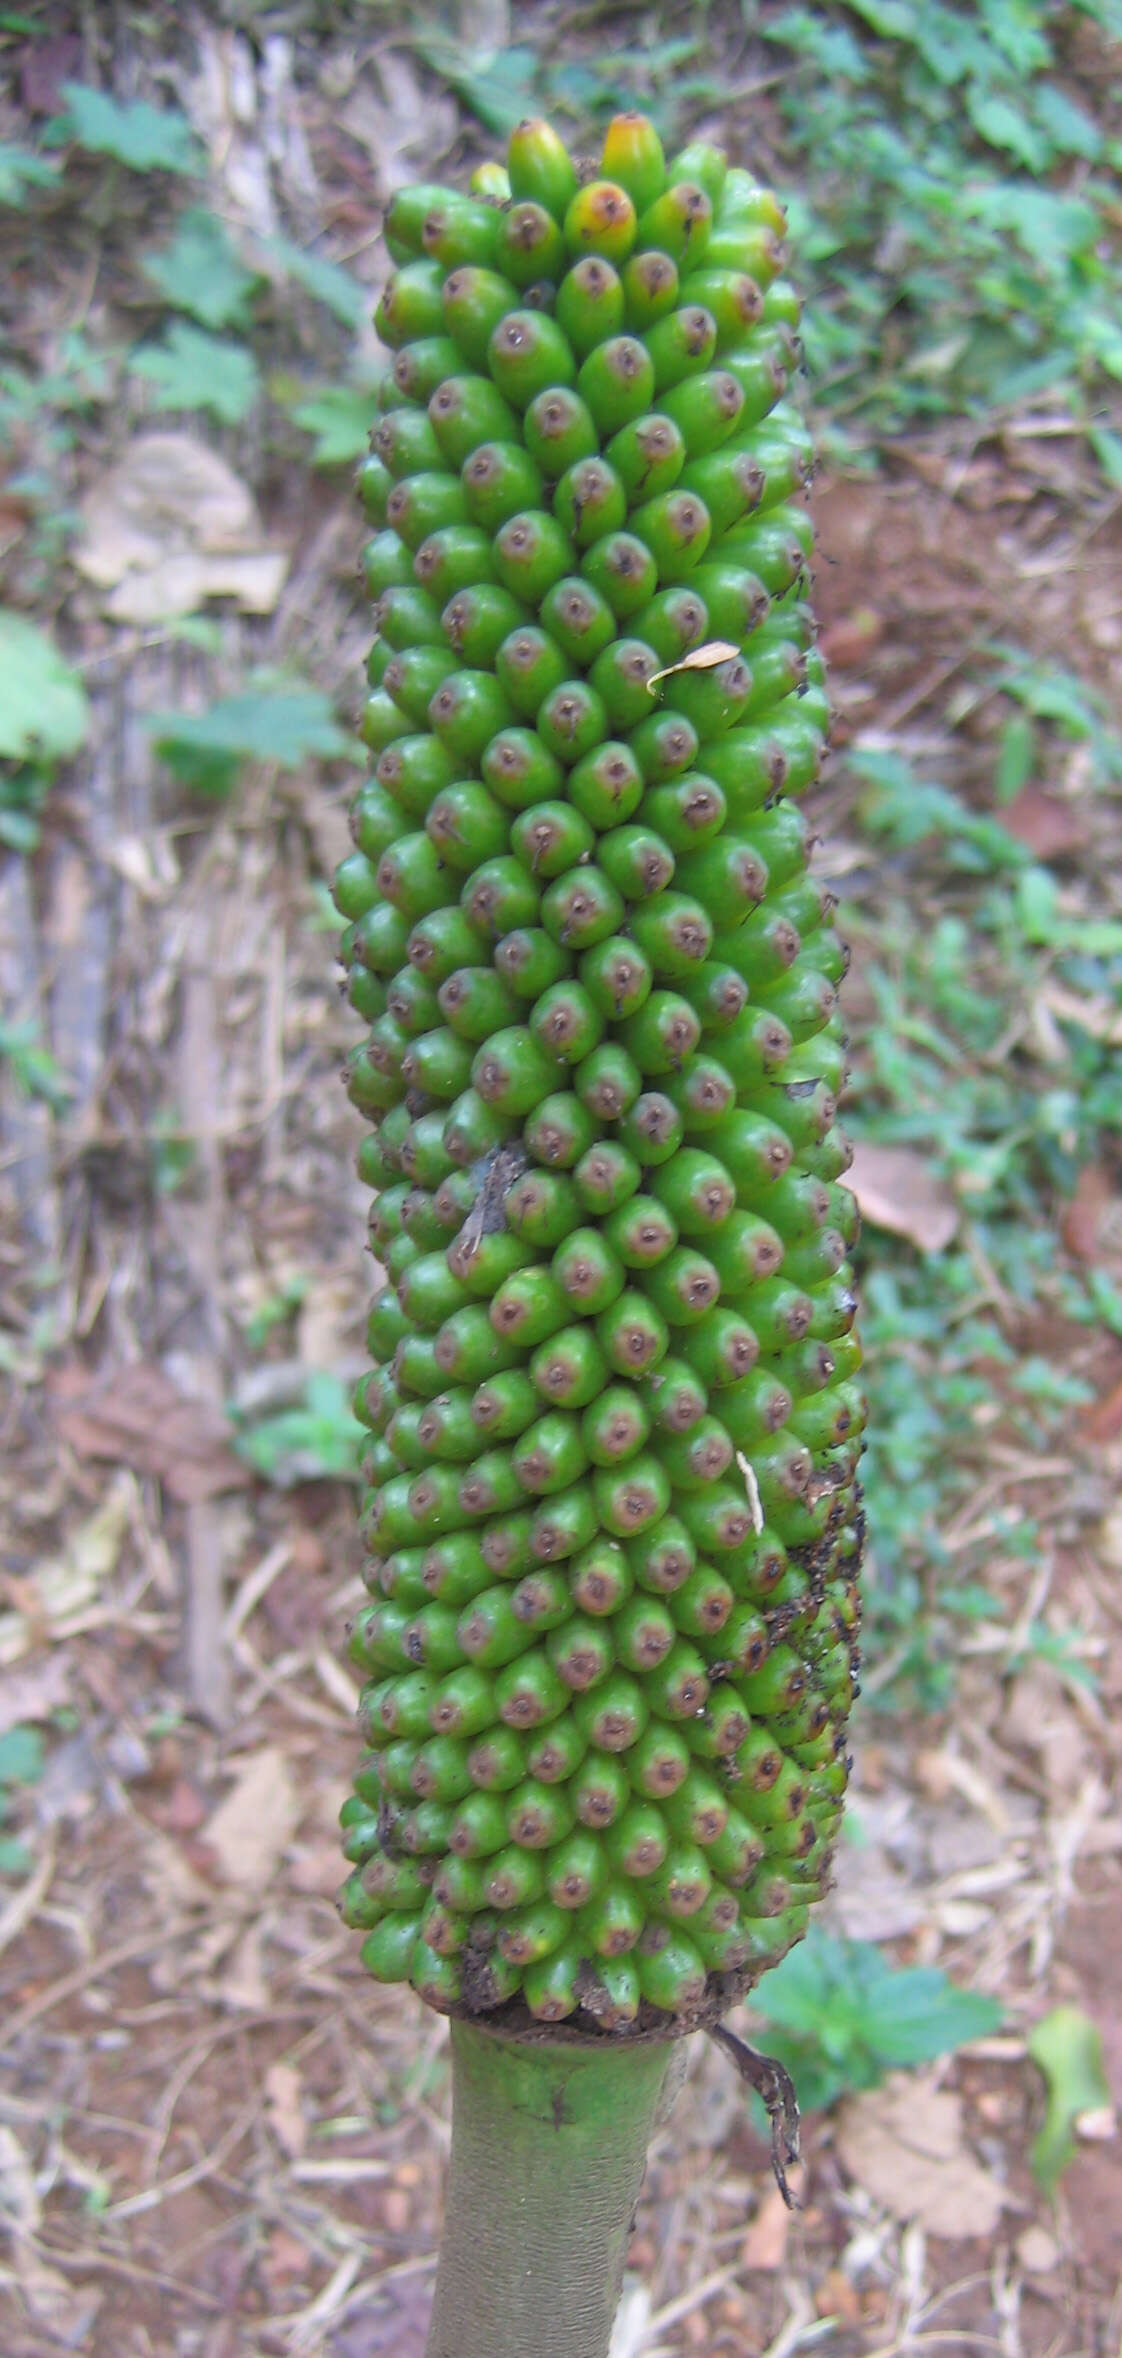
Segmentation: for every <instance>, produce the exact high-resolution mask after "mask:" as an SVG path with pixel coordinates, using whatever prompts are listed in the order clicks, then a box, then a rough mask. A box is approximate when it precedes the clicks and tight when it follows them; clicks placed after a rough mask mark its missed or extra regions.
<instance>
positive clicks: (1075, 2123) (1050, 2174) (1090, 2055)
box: [1026, 2006, 1111, 2194]
mask: <svg viewBox="0 0 1122 2358" xmlns="http://www.w3.org/2000/svg"><path fill="white" fill-rule="evenodd" d="M1026 2045H1027V2050H1028V2054H1029V2058H1030V2060H1031V2062H1033V2063H1035V2065H1036V2068H1037V2070H1038V2072H1039V2073H1040V2076H1041V2078H1042V2080H1043V2082H1044V2089H1045V2109H1044V2118H1043V2120H1042V2121H1041V2124H1040V2128H1039V2130H1038V2132H1037V2135H1036V2137H1035V2139H1034V2141H1033V2145H1032V2149H1031V2152H1030V2154H1029V2159H1030V2161H1031V2163H1032V2167H1033V2171H1034V2173H1035V2176H1036V2178H1037V2179H1038V2181H1039V2183H1040V2185H1041V2186H1042V2187H1043V2188H1044V2191H1045V2193H1046V2194H1055V2191H1056V2188H1057V2186H1058V2185H1059V2182H1060V2179H1061V2178H1062V2176H1063V2173H1064V2171H1065V2170H1066V2168H1067V2166H1068V2163H1069V2162H1070V2161H1073V2160H1074V2158H1075V2152H1076V2145H1077V2140H1078V2136H1079V2130H1080V2126H1081V2125H1082V2124H1083V2123H1084V2122H1090V2121H1093V2120H1094V2119H1095V2118H1096V2116H1097V2117H1098V2119H1099V2120H1100V2121H1102V2122H1103V2123H1104V2125H1105V2124H1106V2123H1108V2122H1109V2116H1110V2110H1111V2092H1110V2084H1109V2082H1108V2080H1107V2076H1106V2066H1105V2064H1104V2062H1103V2043H1102V2036H1101V2033H1100V2032H1099V2030H1098V2029H1097V2028H1096V2025H1095V2024H1094V2023H1093V2022H1092V2021H1091V2019H1090V2017H1089V2015H1086V2014H1084V2012H1083V2010H1082V2008H1081V2007H1079V2006H1054V2007H1053V2009H1052V2012H1051V2013H1050V2014H1046V2015H1045V2016H1044V2018H1043V2020H1042V2021H1041V2022H1038V2023H1037V2025H1036V2027H1035V2029H1034V2030H1033V2031H1031V2032H1030V2033H1029V2037H1028V2040H1027V2042H1026Z"/></svg>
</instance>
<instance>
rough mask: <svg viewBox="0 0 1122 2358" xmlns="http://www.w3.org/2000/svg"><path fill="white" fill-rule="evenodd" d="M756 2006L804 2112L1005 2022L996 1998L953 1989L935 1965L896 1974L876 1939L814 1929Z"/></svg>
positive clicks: (765, 1984)
mask: <svg viewBox="0 0 1122 2358" xmlns="http://www.w3.org/2000/svg"><path fill="white" fill-rule="evenodd" d="M752 2004H753V2007H754V2008H755V2010H756V2012H757V2013H759V2014H762V2015H763V2016H764V2017H765V2019H766V2020H767V2022H768V2024H769V2026H773V2030H778V2031H779V2032H780V2034H781V2035H780V2038H779V2039H778V2041H777V2040H776V2039H775V2037H774V2035H770V2036H769V2045H770V2046H771V2047H773V2048H774V2049H775V2051H776V2053H777V2057H778V2060H779V2061H781V2062H784V2063H786V2064H787V2066H788V2069H789V2070H790V2071H791V2072H792V2076H793V2077H794V2078H795V2080H796V2085H797V2087H798V2091H799V2098H800V2102H801V2103H803V2104H804V2105H806V2106H807V2107H808V2108H809V2107H812V2106H814V2105H821V2104H823V2103H830V2102H832V2101H833V2098H834V2097H835V2096H836V2095H838V2094H840V2093H841V2091H842V2089H843V2088H871V2087H875V2086H876V2084H877V2081H878V2080H879V2079H881V2078H882V2077H883V2076H884V2073H885V2072H886V2071H893V2070H899V2069H904V2068H908V2067H911V2066H914V2065H915V2064H918V2063H928V2062H930V2061H931V2060H932V2059H933V2057H935V2056H937V2055H945V2054H948V2053H949V2052H950V2051H951V2049H953V2048H955V2047H959V2046H962V2045H963V2043H964V2042H965V2041H966V2040H968V2039H976V2038H980V2037H981V2036H983V2034H984V2033H985V2032H987V2031H992V2030H995V2029H996V2028H997V2026H998V2024H999V2022H1000V2020H1001V2010H1000V2007H998V2006H997V2005H996V2003H995V2002H994V2000H993V1999H992V1998H986V1997H983V1996H981V1995H979V1994H978V1993H977V1992H975V1991H971V1990H960V1989H957V1988H956V1987H955V1985H954V1984H953V1982H950V1981H948V1979H947V1976H946V1974H945V1973H943V1972H941V1971H940V1970H939V1968H937V1967H935V1966H918V1965H917V1966H904V1967H902V1968H899V1969H898V1968H897V1967H895V1966H893V1965H891V1964H890V1963H889V1962H888V1959H887V1958H886V1957H883V1956H882V1955H881V1952H880V1950H879V1949H877V1948H875V1947H874V1946H873V1945H872V1943H871V1942H869V1941H851V1940H838V1939H835V1938H834V1937H833V1936H832V1935H831V1934H830V1933H825V1932H822V1931H820V1930H819V1929H818V1928H817V1927H816V1926H812V1927H811V1930H810V1932H809V1933H808V1935H807V1937H806V1939H805V1941H803V1942H802V1943H800V1945H799V1947H798V1948H796V1949H792V1950H791V1951H790V1953H789V1955H788V1956H786V1957H785V1958H784V1959H783V1962H782V1964H781V1965H777V1966H775V1967H774V1968H773V1970H772V1971H771V1972H770V1973H767V1974H765V1975H764V1978H763V1980H762V1981H761V1983H760V1985H759V1988H758V1990H757V1991H756V1992H755V1993H754V1996H753V1999H752ZM783 2034H786V2036H784V2035H783Z"/></svg>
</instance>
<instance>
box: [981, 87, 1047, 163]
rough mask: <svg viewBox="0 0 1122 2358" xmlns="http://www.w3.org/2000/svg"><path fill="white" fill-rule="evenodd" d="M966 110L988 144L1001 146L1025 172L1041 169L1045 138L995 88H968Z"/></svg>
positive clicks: (1044, 154)
mask: <svg viewBox="0 0 1122 2358" xmlns="http://www.w3.org/2000/svg"><path fill="white" fill-rule="evenodd" d="M966 111H967V113H968V114H969V117H970V120H971V122H972V123H973V125H974V129H975V131H976V132H977V133H978V137H979V138H980V139H984V140H986V141H987V143H988V145H989V146H990V147H1000V148H1003V149H1004V150H1005V152H1006V153H1007V154H1008V155H1012V156H1016V158H1017V162H1018V163H1019V164H1023V165H1024V166H1025V169H1026V171H1028V172H1043V171H1044V170H1045V168H1046V166H1047V163H1048V159H1049V145H1048V141H1047V140H1046V139H1045V138H1043V136H1042V135H1041V133H1040V132H1039V131H1036V130H1034V128H1033V126H1032V124H1031V123H1030V122H1028V121H1027V120H1026V118H1025V116H1024V115H1022V114H1021V113H1020V112H1019V110H1018V109H1017V108H1016V107H1015V106H1011V105H1010V102H1009V100H1008V99H1007V98H999V97H998V96H997V94H996V92H994V91H989V92H987V91H982V90H978V89H972V90H969V91H968V92H967V94H966Z"/></svg>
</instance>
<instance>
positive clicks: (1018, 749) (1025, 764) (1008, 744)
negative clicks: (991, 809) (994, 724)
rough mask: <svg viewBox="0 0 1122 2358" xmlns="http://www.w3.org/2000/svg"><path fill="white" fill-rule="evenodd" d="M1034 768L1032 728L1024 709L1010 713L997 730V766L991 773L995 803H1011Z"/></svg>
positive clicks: (1026, 782)
mask: <svg viewBox="0 0 1122 2358" xmlns="http://www.w3.org/2000/svg"><path fill="white" fill-rule="evenodd" d="M1035 767H1036V730H1035V729H1034V728H1033V725H1032V722H1031V720H1030V719H1029V717H1028V714H1027V713H1026V712H1018V713H1014V715H1013V718H1012V720H1007V721H1006V723H1005V727H1004V728H1003V730H1002V732H1001V738H1000V741H999V744H998V749H997V769H996V771H995V772H994V781H993V785H994V793H995V794H996V796H997V799H998V801H999V802H1012V800H1013V798H1014V796H1015V795H1017V794H1019V793H1020V791H1021V788H1022V786H1027V784H1028V781H1029V779H1030V778H1031V776H1032V773H1033V771H1034V769H1035Z"/></svg>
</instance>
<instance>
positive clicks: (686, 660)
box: [647, 639, 740, 695]
mask: <svg viewBox="0 0 1122 2358" xmlns="http://www.w3.org/2000/svg"><path fill="white" fill-rule="evenodd" d="M739 654H740V649H739V647H736V646H734V645H733V642H732V640H731V639H707V640H706V643H705V645H704V646H703V647H691V648H690V651H689V653H688V655H683V656H682V657H681V660H680V661H679V662H678V663H666V664H664V665H663V668H662V670H661V671H652V673H651V676H650V678H649V680H648V681H647V686H648V688H649V689H650V692H651V694H652V695H653V694H654V691H655V687H656V685H657V683H658V681H659V680H670V679H673V677H674V675H675V673H676V672H679V671H715V670H716V668H717V665H718V663H732V662H733V661H734V660H735V659H736V658H737V657H738V656H739Z"/></svg>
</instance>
